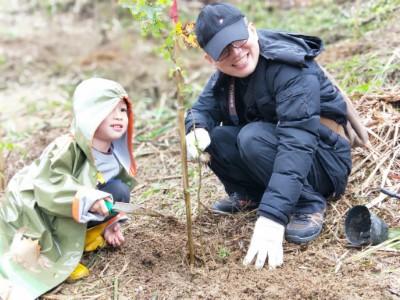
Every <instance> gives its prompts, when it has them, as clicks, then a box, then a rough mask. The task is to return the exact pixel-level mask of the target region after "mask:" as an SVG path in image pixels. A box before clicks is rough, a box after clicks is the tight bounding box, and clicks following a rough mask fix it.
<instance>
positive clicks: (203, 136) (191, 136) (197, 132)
mask: <svg viewBox="0 0 400 300" xmlns="http://www.w3.org/2000/svg"><path fill="white" fill-rule="evenodd" d="M210 143H211V139H210V135H209V134H208V132H207V130H205V129H204V128H195V129H194V130H192V131H191V132H189V133H188V134H187V135H186V149H187V153H188V159H193V158H198V157H199V155H200V154H201V151H204V149H206V148H207V147H208V145H210Z"/></svg>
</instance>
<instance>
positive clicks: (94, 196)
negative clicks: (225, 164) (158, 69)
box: [0, 78, 136, 300]
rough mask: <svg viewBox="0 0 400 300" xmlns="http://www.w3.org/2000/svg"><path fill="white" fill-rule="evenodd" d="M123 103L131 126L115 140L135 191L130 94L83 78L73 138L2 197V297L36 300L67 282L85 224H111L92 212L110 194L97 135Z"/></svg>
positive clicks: (59, 143)
mask: <svg viewBox="0 0 400 300" xmlns="http://www.w3.org/2000/svg"><path fill="white" fill-rule="evenodd" d="M121 99H124V100H125V101H126V102H127V103H128V114H129V124H128V130H127V132H126V133H125V134H124V135H123V136H122V137H121V138H120V139H119V140H117V141H114V142H113V146H114V153H115V155H116V157H117V158H118V160H119V162H120V164H121V165H122V167H121V169H120V174H119V176H118V178H119V179H121V180H122V181H123V182H124V183H126V184H128V185H129V186H130V187H131V188H133V187H134V185H135V183H136V181H135V180H134V179H133V176H134V175H135V172H136V166H135V162H134V159H133V156H132V127H133V126H132V122H133V113H132V106H131V102H130V100H129V98H128V95H127V93H126V92H125V90H124V89H123V88H122V87H121V86H120V85H119V84H118V83H116V82H114V81H110V80H106V79H101V78H93V79H89V80H86V81H83V82H82V83H81V84H80V85H79V86H78V87H77V89H76V91H75V94H74V99H73V108H74V116H75V118H74V120H73V122H72V125H71V133H70V134H68V135H65V136H61V137H59V138H58V139H56V140H55V141H54V142H53V143H51V144H50V145H49V146H48V147H47V148H46V149H45V150H44V152H43V153H42V155H41V156H40V158H38V159H37V160H36V161H34V162H33V163H32V164H31V165H30V166H28V167H25V168H24V169H22V170H21V171H20V172H19V173H17V174H16V175H15V176H14V177H13V178H12V179H11V180H10V182H9V184H8V187H7V191H6V195H5V198H4V199H0V276H1V277H0V299H3V298H4V299H7V297H9V298H10V299H19V300H20V299H24V300H25V299H34V298H36V297H38V296H40V295H42V294H43V293H45V292H47V291H49V290H50V289H52V288H54V287H55V286H57V285H58V284H60V283H61V282H63V281H64V280H65V279H66V278H67V277H68V276H69V275H70V274H71V273H72V272H73V271H74V269H75V267H76V266H77V264H78V263H79V261H80V259H81V256H82V253H83V249H84V244H85V236H86V223H87V222H88V221H90V220H102V218H103V219H104V217H103V216H100V215H98V214H93V213H91V212H89V211H88V210H89V208H90V206H91V205H92V204H93V202H94V201H96V200H98V199H101V198H104V196H110V195H109V194H107V193H105V192H103V191H99V190H97V189H96V186H97V175H98V171H97V168H96V166H95V164H94V158H93V154H92V148H91V142H92V138H93V135H94V132H95V131H96V129H97V127H98V126H99V125H100V123H101V122H102V121H103V120H104V119H105V118H106V117H107V116H108V114H109V113H110V112H111V111H112V110H113V109H114V108H115V107H116V106H117V104H118V103H119V101H120V100H121Z"/></svg>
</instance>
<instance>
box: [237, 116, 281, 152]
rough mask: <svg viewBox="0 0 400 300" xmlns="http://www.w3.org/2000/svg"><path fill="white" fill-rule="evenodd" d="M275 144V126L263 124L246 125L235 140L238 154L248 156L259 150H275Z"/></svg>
mask: <svg viewBox="0 0 400 300" xmlns="http://www.w3.org/2000/svg"><path fill="white" fill-rule="evenodd" d="M277 142H278V140H277V137H276V126H275V125H274V124H269V123H265V122H254V123H249V124H247V125H246V126H244V127H243V128H242V130H241V131H240V133H239V134H238V138H237V144H238V147H239V150H240V152H241V153H244V154H246V155H248V156H252V155H253V154H257V153H259V152H260V150H261V149H265V148H269V149H271V150H272V149H276V146H277Z"/></svg>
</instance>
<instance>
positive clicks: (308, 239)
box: [285, 228, 322, 245]
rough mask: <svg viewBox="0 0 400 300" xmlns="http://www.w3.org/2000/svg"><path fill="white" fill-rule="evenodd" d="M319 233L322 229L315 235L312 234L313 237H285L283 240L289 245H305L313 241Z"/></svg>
mask: <svg viewBox="0 0 400 300" xmlns="http://www.w3.org/2000/svg"><path fill="white" fill-rule="evenodd" d="M321 232H322V228H321V229H320V230H319V231H317V232H316V233H314V234H313V235H311V236H308V237H304V238H302V237H299V236H296V235H285V239H286V241H288V242H289V243H294V244H299V245H301V244H307V243H309V242H311V241H313V240H315V239H316V238H317V237H318V236H319V235H320V234H321Z"/></svg>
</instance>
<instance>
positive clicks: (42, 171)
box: [32, 137, 112, 223]
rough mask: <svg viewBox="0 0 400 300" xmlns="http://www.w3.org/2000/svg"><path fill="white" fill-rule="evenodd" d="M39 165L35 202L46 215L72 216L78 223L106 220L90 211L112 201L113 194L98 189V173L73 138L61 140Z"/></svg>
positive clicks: (51, 147)
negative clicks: (97, 202) (104, 201)
mask: <svg viewBox="0 0 400 300" xmlns="http://www.w3.org/2000/svg"><path fill="white" fill-rule="evenodd" d="M35 164H36V168H35V169H34V171H33V172H34V174H32V175H33V176H32V177H33V182H32V183H33V190H34V195H35V200H36V202H37V204H38V206H39V207H40V208H41V209H42V210H43V211H44V212H45V213H47V214H50V215H54V216H61V217H70V218H71V217H72V218H73V219H74V220H75V221H76V222H78V223H87V222H89V221H103V220H104V216H102V215H100V214H97V213H92V212H90V211H89V209H90V207H91V206H92V205H93V203H94V202H96V201H97V200H100V199H104V200H108V199H110V200H111V202H112V195H111V194H109V193H106V192H103V191H100V190H97V189H96V179H95V177H96V170H95V169H94V168H93V167H92V166H91V165H90V164H89V163H88V161H87V159H86V156H85V155H84V154H83V152H82V151H81V150H80V148H79V147H78V146H77V144H76V143H75V142H74V140H73V139H72V137H67V138H65V137H63V138H59V139H57V140H56V141H55V142H54V143H53V144H51V145H49V147H48V148H47V149H46V150H45V151H44V153H43V154H42V156H41V157H40V158H39V160H37V161H36V162H35ZM106 198H108V199H106Z"/></svg>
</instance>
